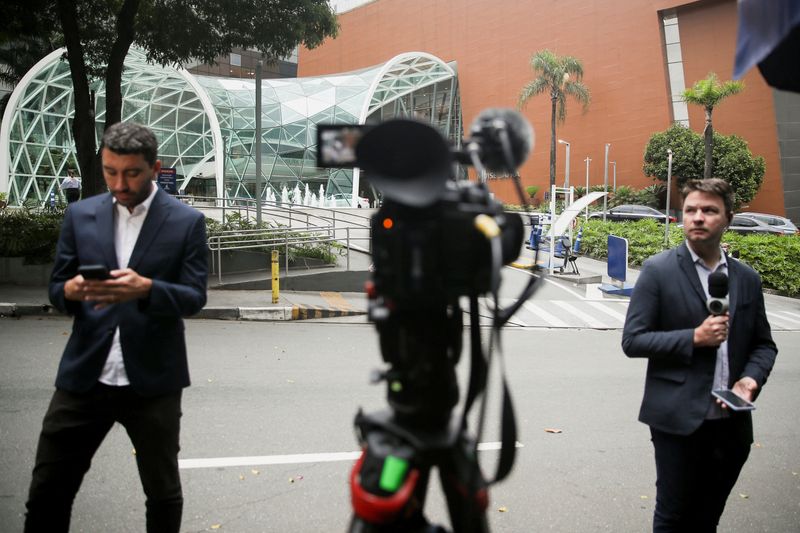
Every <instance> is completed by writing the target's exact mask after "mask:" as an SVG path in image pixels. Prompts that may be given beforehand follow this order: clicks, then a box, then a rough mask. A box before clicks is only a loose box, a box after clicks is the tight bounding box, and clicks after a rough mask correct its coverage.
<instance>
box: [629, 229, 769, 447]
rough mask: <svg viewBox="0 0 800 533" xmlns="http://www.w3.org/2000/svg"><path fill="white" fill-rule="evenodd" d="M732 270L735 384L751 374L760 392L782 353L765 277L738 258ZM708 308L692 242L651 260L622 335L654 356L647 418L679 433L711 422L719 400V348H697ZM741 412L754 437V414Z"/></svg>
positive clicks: (635, 349)
mask: <svg viewBox="0 0 800 533" xmlns="http://www.w3.org/2000/svg"><path fill="white" fill-rule="evenodd" d="M728 275H729V279H730V283H729V293H728V299H729V301H730V328H729V335H728V361H729V366H730V383H728V386H729V387H730V386H732V385H733V383H735V382H736V381H738V380H739V379H741V378H742V377H744V376H749V377H751V378H753V379H754V380H755V381H756V382H757V383H758V386H759V389H758V390H759V391H760V390H761V387H763V386H764V384H765V383H766V381H767V377H768V376H769V373H770V371H771V370H772V366H773V365H774V363H775V356H776V355H777V353H778V350H777V348H776V346H775V343H774V342H773V341H772V334H771V332H770V326H769V322H768V321H767V315H766V311H765V309H764V295H763V292H762V289H761V278H760V277H759V275H758V273H756V271H755V270H753V269H752V268H750V267H749V266H747V265H745V264H743V263H741V262H739V261H737V260H735V259H732V258H730V257H729V258H728ZM708 314H709V313H708V310H707V309H706V296H705V293H704V292H703V287H702V285H701V284H700V279H699V277H698V275H697V271H696V269H695V265H694V263H693V262H692V256H691V254H690V252H689V249H688V248H687V246H686V243H683V244H682V245H680V246H679V247H677V248H674V249H672V250H668V251H665V252H662V253H660V254H658V255H656V256H654V257H651V258H650V259H648V260H647V261H645V263H644V266H643V268H642V271H641V274H640V275H639V279H638V280H637V281H636V287H635V288H634V291H633V294H632V295H631V302H630V306H629V307H628V316H627V318H626V320H625V328H624V330H623V334H622V349H623V350H624V352H625V354H626V355H627V356H628V357H646V358H647V359H648V364H647V378H646V381H645V389H644V398H643V400H642V406H641V410H640V412H639V420H640V421H642V422H644V423H645V424H648V425H649V426H651V427H653V428H655V429H658V430H661V431H664V432H667V433H673V434H678V435H689V434H691V433H692V432H694V431H695V430H696V429H697V428H698V427H700V425H701V424H702V423H703V420H704V419H705V416H706V414H707V412H708V410H709V407H710V405H711V403H712V401H713V397H712V396H711V388H712V385H713V380H714V366H715V362H716V351H717V350H716V348H697V347H695V346H694V345H693V336H694V328H696V327H697V326H699V325H700V324H701V323H702V322H703V320H705V319H706V317H707V316H708ZM733 418H734V419H735V420H736V421H737V422H738V423H739V424H740V428H741V436H742V438H743V439H749V440H750V441H752V438H753V430H752V419H751V417H750V413H749V412H744V413H735V414H734V415H733Z"/></svg>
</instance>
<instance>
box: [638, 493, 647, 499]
mask: <svg viewBox="0 0 800 533" xmlns="http://www.w3.org/2000/svg"><path fill="white" fill-rule="evenodd" d="M639 497H640V498H641V499H643V500H648V499H650V496H647V495H646V494H642V495H641V496H639Z"/></svg>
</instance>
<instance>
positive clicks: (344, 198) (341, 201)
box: [328, 193, 369, 208]
mask: <svg viewBox="0 0 800 533" xmlns="http://www.w3.org/2000/svg"><path fill="white" fill-rule="evenodd" d="M352 198H353V197H352V196H351V195H349V194H342V193H338V194H334V195H333V196H332V197H331V201H330V202H329V204H328V205H329V206H330V207H363V208H369V198H363V197H361V196H358V197H356V202H357V203H356V205H352V204H351V203H350V200H351V199H352Z"/></svg>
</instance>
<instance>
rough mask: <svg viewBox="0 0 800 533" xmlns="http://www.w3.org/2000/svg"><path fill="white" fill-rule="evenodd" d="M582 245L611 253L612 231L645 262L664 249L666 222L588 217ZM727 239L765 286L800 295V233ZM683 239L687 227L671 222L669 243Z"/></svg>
mask: <svg viewBox="0 0 800 533" xmlns="http://www.w3.org/2000/svg"><path fill="white" fill-rule="evenodd" d="M582 227H583V238H582V241H581V249H582V251H583V253H585V254H586V255H589V256H592V257H597V258H605V257H607V256H608V249H607V240H608V235H610V234H613V235H616V236H618V237H624V238H626V239H628V261H629V264H630V265H632V266H639V265H641V264H642V263H643V262H644V261H645V260H646V259H647V258H648V257H650V256H652V255H655V254H657V253H658V252H660V251H662V250H663V249H664V225H663V224H660V223H658V222H655V221H653V220H639V221H636V222H610V221H606V222H603V221H602V220H588V221H586V222H585V223H583V224H582ZM722 241H723V242H727V243H728V244H729V245H730V251H731V252H738V253H739V260H740V261H742V262H744V263H747V264H748V265H750V266H751V267H753V268H754V269H755V270H756V271H757V272H758V273H759V274H760V275H761V280H762V281H763V283H764V287H767V288H769V289H774V290H776V291H779V292H781V293H783V294H786V295H788V296H800V237H798V236H796V235H784V236H781V235H757V234H752V235H740V234H738V233H734V232H731V231H729V232H726V233H725V235H723V238H722ZM681 242H683V231H682V229H681V228H679V227H677V226H676V225H672V224H670V233H669V246H670V248H672V247H675V246H677V245H679V244H680V243H681Z"/></svg>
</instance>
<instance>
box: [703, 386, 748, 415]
mask: <svg viewBox="0 0 800 533" xmlns="http://www.w3.org/2000/svg"><path fill="white" fill-rule="evenodd" d="M711 394H713V395H714V396H715V397H716V398H719V399H720V400H722V402H723V403H724V404H725V405H727V406H728V407H730V408H731V409H733V410H734V411H752V410H753V409H755V408H756V406H755V405H753V404H752V403H750V402H748V401H747V400H745V399H744V398H742V397H741V396H739V395H738V394H736V393H735V392H733V391H732V390H730V389H716V390H712V391H711Z"/></svg>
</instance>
